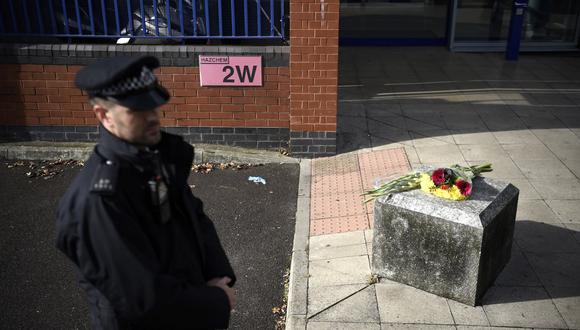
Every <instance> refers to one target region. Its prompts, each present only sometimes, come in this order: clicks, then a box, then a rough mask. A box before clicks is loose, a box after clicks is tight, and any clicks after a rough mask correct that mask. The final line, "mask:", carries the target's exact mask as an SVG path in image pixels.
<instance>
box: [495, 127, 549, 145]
mask: <svg viewBox="0 0 580 330" xmlns="http://www.w3.org/2000/svg"><path fill="white" fill-rule="evenodd" d="M492 134H493V136H495V138H496V139H497V141H498V142H499V143H500V144H541V143H542V141H540V139H538V138H537V137H536V136H535V135H534V134H533V133H532V132H531V131H530V130H528V129H519V130H509V129H508V130H505V131H495V132H493V133H492Z"/></svg>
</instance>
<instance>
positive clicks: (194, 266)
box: [56, 127, 235, 329]
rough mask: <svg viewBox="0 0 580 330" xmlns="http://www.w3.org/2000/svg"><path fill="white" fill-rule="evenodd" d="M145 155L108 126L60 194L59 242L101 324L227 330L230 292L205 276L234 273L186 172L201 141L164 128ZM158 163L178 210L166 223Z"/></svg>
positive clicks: (96, 322)
mask: <svg viewBox="0 0 580 330" xmlns="http://www.w3.org/2000/svg"><path fill="white" fill-rule="evenodd" d="M157 150H158V151H157V153H150V152H149V153H147V152H145V153H143V152H142V151H139V150H138V149H137V148H135V147H134V146H132V145H131V144H129V143H126V142H124V141H122V140H120V139H118V138H117V137H115V136H113V135H112V134H110V133H109V132H107V130H106V129H104V128H103V127H101V137H100V140H99V143H98V145H97V146H96V147H95V150H94V152H93V154H92V155H91V157H90V158H89V160H88V161H87V162H86V164H85V167H84V168H83V170H82V171H81V172H80V173H79V175H78V176H77V177H76V179H75V180H74V181H73V183H72V184H71V186H70V187H69V189H68V191H67V192H66V194H65V195H64V196H63V198H62V199H61V201H60V204H59V207H58V211H57V242H56V244H57V247H58V249H59V250H61V251H62V252H63V253H64V254H65V255H66V256H67V257H68V258H69V259H71V260H72V261H73V262H74V264H75V265H76V266H77V268H78V273H79V280H80V284H81V287H83V288H84V289H85V291H86V292H87V296H88V300H89V305H90V307H91V313H92V319H93V326H94V327H96V328H107V329H108V328H129V329H156V328H158V329H199V328H210V329H211V328H227V326H228V323H229V316H230V306H229V301H228V298H227V295H226V294H225V292H224V291H223V290H222V289H220V288H217V287H210V286H207V285H206V282H207V281H208V280H210V279H212V278H215V277H223V276H228V277H230V278H232V282H231V283H230V286H231V285H233V283H234V282H235V275H234V272H233V270H232V267H231V266H230V263H229V261H228V259H227V256H226V254H225V252H224V250H223V248H222V246H221V244H220V241H219V239H218V236H217V234H216V231H215V228H214V226H213V224H212V222H211V221H210V220H209V219H208V217H207V216H206V215H205V213H204V212H203V205H202V202H201V201H200V200H199V199H197V198H195V197H194V196H193V194H192V193H191V190H190V188H189V185H188V184H187V178H188V176H189V173H190V170H191V164H192V161H193V148H192V147H191V146H190V145H189V144H187V143H185V142H184V141H183V140H182V139H181V138H180V137H178V136H175V135H171V134H168V133H163V137H162V140H161V142H160V143H159V146H158V147H157ZM157 160H159V161H160V162H161V163H162V164H163V166H164V168H165V169H167V170H166V174H165V176H166V177H167V178H166V182H167V193H168V196H169V201H170V205H171V217H170V218H169V220H168V221H162V219H161V212H160V210H159V207H158V206H156V205H155V203H154V202H153V201H152V197H151V196H152V193H151V192H152V191H151V189H150V187H149V184H150V179H151V176H152V175H154V174H152V173H153V172H154V171H153V170H152V169H155V166H154V165H153V164H155V161H157Z"/></svg>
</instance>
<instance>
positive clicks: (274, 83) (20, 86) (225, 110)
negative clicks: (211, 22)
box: [0, 64, 290, 128]
mask: <svg viewBox="0 0 580 330" xmlns="http://www.w3.org/2000/svg"><path fill="white" fill-rule="evenodd" d="M80 68H81V66H73V65H32V64H23V65H19V64H3V65H0V72H1V75H2V79H1V80H0V125H25V126H34V125H49V126H50V125H57V126H61V125H62V126H68V125H74V126H83V125H96V124H97V121H96V120H95V118H94V115H93V114H92V112H91V111H89V105H88V104H87V97H86V96H85V95H82V94H81V92H80V91H79V90H78V89H77V88H76V87H75V86H74V82H73V80H74V75H75V73H76V72H77V71H78V70H79V69H80ZM156 74H157V76H158V77H159V80H160V81H161V83H162V85H164V86H165V87H167V88H168V89H169V91H170V93H171V95H172V98H171V101H170V103H169V104H167V105H165V106H164V107H163V108H162V110H163V119H162V124H163V125H164V126H167V127H180V126H186V127H187V126H189V127H283V128H288V127H289V123H290V118H289V117H290V116H289V95H290V83H289V70H288V68H285V67H267V68H264V86H262V87H250V88H248V87H246V88H232V87H227V88H222V87H203V88H202V87H200V86H199V70H198V68H195V67H162V68H160V69H158V70H156Z"/></svg>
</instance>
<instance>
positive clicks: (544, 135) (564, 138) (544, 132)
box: [532, 128, 580, 145]
mask: <svg viewBox="0 0 580 330" xmlns="http://www.w3.org/2000/svg"><path fill="white" fill-rule="evenodd" d="M532 132H533V134H534V135H535V136H536V137H537V138H538V139H539V140H540V141H542V142H543V143H545V144H548V145H550V144H571V145H578V143H579V142H580V140H579V139H578V136H576V134H574V133H573V132H572V131H571V130H570V129H568V128H550V129H535V130H532Z"/></svg>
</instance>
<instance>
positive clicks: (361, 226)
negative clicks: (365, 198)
mask: <svg viewBox="0 0 580 330" xmlns="http://www.w3.org/2000/svg"><path fill="white" fill-rule="evenodd" d="M363 210H364V209H363ZM369 228H370V224H369V219H368V216H367V214H366V213H364V211H363V213H359V214H353V215H349V216H344V217H340V216H339V217H332V216H330V217H328V218H323V219H311V220H310V235H312V236H316V235H326V234H332V233H342V232H349V231H359V230H365V229H369Z"/></svg>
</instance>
